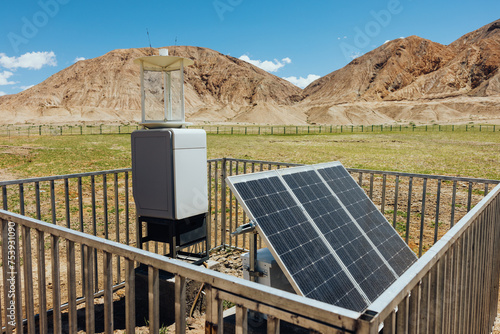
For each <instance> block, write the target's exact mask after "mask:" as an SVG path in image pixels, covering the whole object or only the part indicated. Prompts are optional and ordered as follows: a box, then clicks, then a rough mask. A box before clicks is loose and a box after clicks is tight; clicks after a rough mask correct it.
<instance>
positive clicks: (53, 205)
mask: <svg viewBox="0 0 500 334" xmlns="http://www.w3.org/2000/svg"><path fill="white" fill-rule="evenodd" d="M50 208H51V211H52V224H56V195H55V183H54V180H51V181H50Z"/></svg>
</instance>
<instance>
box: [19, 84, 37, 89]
mask: <svg viewBox="0 0 500 334" xmlns="http://www.w3.org/2000/svg"><path fill="white" fill-rule="evenodd" d="M33 86H34V85H28V86H19V88H21V89H22V90H26V89H30V88H31V87H33Z"/></svg>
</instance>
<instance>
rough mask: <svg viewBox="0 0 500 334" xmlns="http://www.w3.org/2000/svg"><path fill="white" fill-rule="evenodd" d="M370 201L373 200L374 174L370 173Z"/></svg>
mask: <svg viewBox="0 0 500 334" xmlns="http://www.w3.org/2000/svg"><path fill="white" fill-rule="evenodd" d="M369 194H370V199H371V200H373V173H370V193H369Z"/></svg>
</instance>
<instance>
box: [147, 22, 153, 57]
mask: <svg viewBox="0 0 500 334" xmlns="http://www.w3.org/2000/svg"><path fill="white" fill-rule="evenodd" d="M146 33H147V35H148V41H149V50H150V51H151V55H153V48H152V47H151V38H149V30H148V28H146Z"/></svg>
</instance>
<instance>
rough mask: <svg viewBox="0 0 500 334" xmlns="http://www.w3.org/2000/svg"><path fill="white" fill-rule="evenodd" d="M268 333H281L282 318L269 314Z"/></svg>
mask: <svg viewBox="0 0 500 334" xmlns="http://www.w3.org/2000/svg"><path fill="white" fill-rule="evenodd" d="M267 333H268V334H279V333H280V319H278V318H276V317H273V316H271V315H268V316H267Z"/></svg>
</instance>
